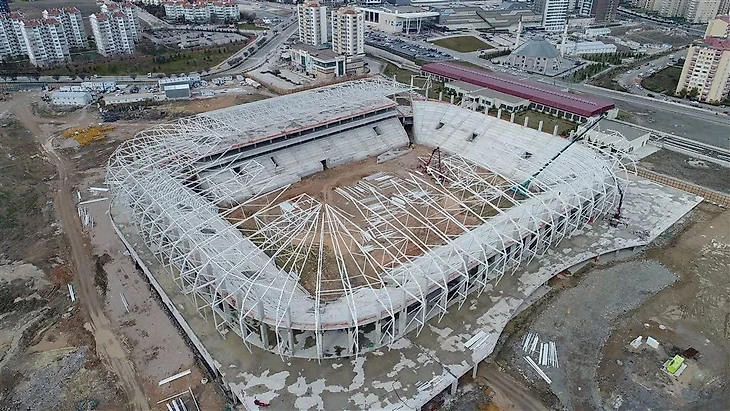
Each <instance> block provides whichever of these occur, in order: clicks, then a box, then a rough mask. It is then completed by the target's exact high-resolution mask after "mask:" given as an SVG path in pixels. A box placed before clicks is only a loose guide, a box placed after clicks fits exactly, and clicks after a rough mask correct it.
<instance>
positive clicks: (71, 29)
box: [43, 7, 89, 49]
mask: <svg viewBox="0 0 730 411" xmlns="http://www.w3.org/2000/svg"><path fill="white" fill-rule="evenodd" d="M43 18H44V19H49V18H53V19H56V20H58V21H59V22H61V25H62V26H63V32H64V35H65V36H66V41H67V42H68V46H69V47H70V48H72V49H73V48H76V49H86V48H89V41H88V39H87V37H86V29H85V28H84V19H83V17H82V16H81V12H80V11H79V9H77V8H76V7H64V8H61V9H48V10H43Z"/></svg>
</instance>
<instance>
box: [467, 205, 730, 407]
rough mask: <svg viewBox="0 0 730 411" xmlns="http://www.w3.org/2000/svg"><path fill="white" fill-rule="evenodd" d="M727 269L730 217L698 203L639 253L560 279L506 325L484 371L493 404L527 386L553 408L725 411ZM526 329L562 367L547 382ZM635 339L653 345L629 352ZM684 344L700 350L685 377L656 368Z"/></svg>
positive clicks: (513, 400)
mask: <svg viewBox="0 0 730 411" xmlns="http://www.w3.org/2000/svg"><path fill="white" fill-rule="evenodd" d="M728 266H730V211H727V210H723V209H721V208H718V207H715V206H712V205H709V204H706V203H703V204H701V205H700V206H699V207H698V208H697V209H695V210H694V211H693V212H691V213H690V214H689V215H688V216H686V217H685V218H684V219H683V220H681V221H680V222H678V223H677V224H676V225H675V226H673V227H672V228H671V229H670V230H668V231H667V232H666V233H665V234H664V235H663V236H662V237H660V238H659V239H658V240H657V241H655V243H654V244H653V245H652V246H651V247H650V248H649V249H648V250H647V251H645V252H644V253H642V254H640V255H639V256H637V257H635V258H633V259H631V260H629V261H626V262H615V263H609V264H607V265H601V266H600V267H595V268H590V267H589V268H588V269H585V270H583V271H581V272H579V273H577V274H575V275H572V276H571V275H568V276H563V275H561V276H559V277H556V278H555V279H554V281H551V291H549V292H548V294H547V296H545V297H544V298H542V299H541V300H540V301H539V303H537V304H535V305H533V306H532V307H530V308H529V309H527V310H526V311H524V312H523V313H522V314H520V315H519V316H517V317H516V318H515V319H514V320H513V321H512V322H511V323H510V324H509V325H508V327H507V328H505V331H504V335H505V336H506V337H503V338H504V341H503V344H502V345H501V348H500V350H499V352H498V353H497V354H496V355H495V357H493V358H492V361H494V362H495V363H496V364H497V365H498V366H499V368H495V367H494V366H491V367H490V368H489V371H486V372H482V370H481V367H480V375H484V376H485V377H486V378H487V380H490V379H492V380H494V383H492V384H489V383H486V384H487V385H488V386H489V387H491V388H493V389H494V390H495V391H497V392H498V393H499V394H500V395H501V396H506V398H501V399H500V397H499V396H495V397H493V398H492V401H493V402H494V403H495V404H496V405H498V406H500V407H506V408H508V409H509V408H510V406H511V404H519V401H523V399H521V397H524V395H522V394H520V392H521V391H520V390H522V389H527V390H529V391H531V392H532V393H534V394H536V395H538V396H539V397H541V399H542V402H543V404H545V405H546V406H548V407H549V408H555V407H557V408H567V409H620V410H623V409H626V410H634V409H683V410H685V409H686V410H726V409H727V404H728V398H730V391H728V388H727V383H728V380H729V379H730V370H729V369H728V368H727V364H729V363H730V313H729V312H728V309H727V302H728V295H730V277H729V276H728V269H727V267H728ZM527 331H530V332H537V333H538V334H539V335H540V336H541V337H542V338H544V339H545V340H546V341H548V340H552V341H555V342H556V345H557V350H558V356H559V359H560V368H559V369H554V368H549V375H550V376H551V379H552V380H553V382H552V384H550V385H548V384H546V383H545V382H544V381H543V380H542V379H540V378H539V377H538V376H537V374H535V373H534V371H532V369H531V368H530V367H529V365H527V363H526V362H525V360H524V358H523V356H524V355H525V354H524V353H523V352H522V350H521V348H520V347H519V346H520V343H521V340H522V337H523V335H524V333H525V332H527ZM637 336H643V338H644V341H646V337H648V336H651V337H652V338H654V339H656V340H657V341H658V343H659V347H658V348H657V349H654V348H651V347H649V346H648V345H646V344H643V345H642V346H640V347H639V348H638V349H635V348H632V347H631V346H630V345H629V343H630V342H631V341H632V340H633V339H635V338H636V337H637ZM689 348H692V349H694V350H696V351H697V354H695V355H694V356H693V357H692V358H688V359H687V361H686V362H687V364H688V367H687V369H686V370H685V372H684V373H683V374H682V375H681V376H679V377H672V376H669V375H667V374H665V373H664V372H662V371H661V366H662V364H663V363H664V362H665V361H666V360H667V359H669V358H671V356H673V355H675V354H682V353H684V352H685V351H686V350H688V349H689ZM503 373H507V374H510V375H511V378H509V381H512V382H511V383H509V384H505V383H504V381H502V380H503V379H504V378H502V374H503ZM523 406H524V407H525V408H524V409H539V407H537V406H534V405H533V406H530V405H529V404H524V403H523Z"/></svg>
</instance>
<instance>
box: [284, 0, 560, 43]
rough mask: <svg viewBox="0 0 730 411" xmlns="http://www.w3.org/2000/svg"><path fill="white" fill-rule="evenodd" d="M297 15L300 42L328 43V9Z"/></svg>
mask: <svg viewBox="0 0 730 411" xmlns="http://www.w3.org/2000/svg"><path fill="white" fill-rule="evenodd" d="M566 1H567V0H566ZM297 14H298V16H299V41H300V42H302V43H304V44H309V45H311V46H315V47H316V46H319V45H321V44H325V43H327V7H325V6H322V5H320V4H319V3H317V2H314V1H313V2H309V3H303V4H300V5H299V6H298V10H297Z"/></svg>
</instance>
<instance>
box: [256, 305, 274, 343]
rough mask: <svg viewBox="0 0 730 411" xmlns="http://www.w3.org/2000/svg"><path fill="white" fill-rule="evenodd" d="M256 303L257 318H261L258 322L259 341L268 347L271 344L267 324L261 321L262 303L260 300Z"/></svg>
mask: <svg viewBox="0 0 730 411" xmlns="http://www.w3.org/2000/svg"><path fill="white" fill-rule="evenodd" d="M256 305H257V306H258V312H259V318H260V319H261V322H259V328H260V329H261V343H262V344H263V346H264V347H266V348H267V349H268V348H271V346H270V345H269V326H268V325H267V324H266V323H265V322H264V321H263V319H264V304H263V303H261V300H259V301H258V303H256Z"/></svg>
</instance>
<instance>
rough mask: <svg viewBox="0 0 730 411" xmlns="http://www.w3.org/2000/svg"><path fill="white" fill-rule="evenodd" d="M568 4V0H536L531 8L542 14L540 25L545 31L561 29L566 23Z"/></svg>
mask: <svg viewBox="0 0 730 411" xmlns="http://www.w3.org/2000/svg"><path fill="white" fill-rule="evenodd" d="M569 4H570V1H569V0H537V1H535V4H534V5H533V9H534V11H535V12H536V13H538V14H540V15H542V27H543V28H544V29H545V31H563V29H564V28H565V25H566V24H568V6H569Z"/></svg>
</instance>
